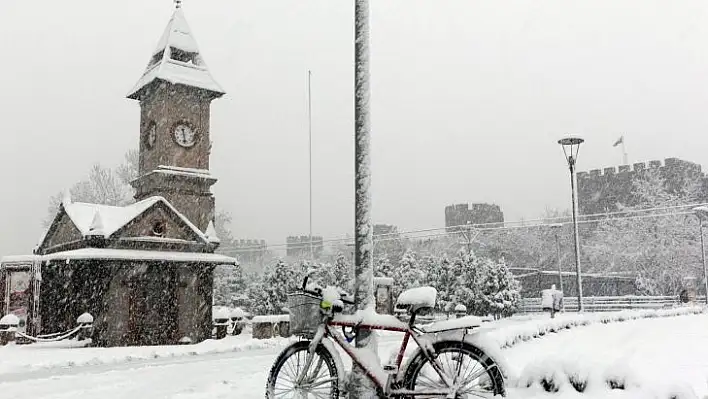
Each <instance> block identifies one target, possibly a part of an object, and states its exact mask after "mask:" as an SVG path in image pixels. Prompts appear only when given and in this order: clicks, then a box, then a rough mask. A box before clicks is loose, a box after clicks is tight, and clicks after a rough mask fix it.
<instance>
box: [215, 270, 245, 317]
mask: <svg viewBox="0 0 708 399" xmlns="http://www.w3.org/2000/svg"><path fill="white" fill-rule="evenodd" d="M249 280H250V279H249V278H248V276H246V275H245V274H244V273H243V270H242V269H241V266H239V265H236V266H233V265H220V266H217V267H216V269H214V304H215V305H222V306H231V307H236V306H242V305H243V304H241V303H239V302H241V299H242V298H244V297H246V295H247V288H248V283H249Z"/></svg>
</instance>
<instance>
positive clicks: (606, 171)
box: [578, 158, 701, 180]
mask: <svg viewBox="0 0 708 399" xmlns="http://www.w3.org/2000/svg"><path fill="white" fill-rule="evenodd" d="M662 168H665V169H670V170H672V171H676V172H678V171H681V172H683V173H686V172H689V173H690V172H693V173H701V165H699V164H697V163H694V162H690V161H684V160H682V159H678V158H666V159H664V160H663V161H662V160H652V161H648V162H635V163H633V164H632V165H619V166H617V167H615V166H610V167H607V168H603V169H591V170H589V171H584V172H578V179H579V180H580V179H594V178H598V177H605V176H612V177H622V175H631V174H634V173H643V172H646V171H647V170H653V169H662Z"/></svg>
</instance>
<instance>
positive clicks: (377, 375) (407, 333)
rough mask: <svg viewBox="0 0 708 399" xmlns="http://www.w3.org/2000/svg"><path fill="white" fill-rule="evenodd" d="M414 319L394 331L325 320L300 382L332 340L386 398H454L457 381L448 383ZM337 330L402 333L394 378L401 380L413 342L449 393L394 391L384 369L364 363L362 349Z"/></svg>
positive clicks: (320, 327)
mask: <svg viewBox="0 0 708 399" xmlns="http://www.w3.org/2000/svg"><path fill="white" fill-rule="evenodd" d="M414 319H415V318H414V317H413V318H412V319H411V322H410V323H409V324H408V325H407V326H406V327H405V328H403V327H394V326H383V325H375V324H366V323H355V322H348V321H341V320H333V319H331V318H330V317H327V318H326V322H325V323H322V324H321V325H320V326H319V327H318V330H317V332H316V333H315V335H314V337H313V339H312V341H311V344H310V355H309V356H308V357H307V359H306V361H305V367H304V368H303V370H302V371H301V375H300V376H298V382H300V383H301V382H302V381H303V380H304V379H305V376H306V375H307V373H308V371H309V368H310V366H311V365H312V358H313V355H314V352H315V348H317V346H318V345H319V344H320V343H321V342H322V341H323V340H325V339H328V338H329V339H331V340H332V341H334V342H336V343H337V345H338V346H339V347H340V348H341V349H342V350H343V351H344V352H345V353H346V354H347V355H348V356H349V357H350V358H351V359H352V362H354V363H355V364H356V365H357V366H359V367H360V368H361V369H362V370H363V371H364V373H365V374H366V376H367V378H368V379H369V380H371V381H372V382H373V383H374V384H375V385H376V386H377V387H378V388H379V389H380V390H381V391H382V392H384V393H386V394H387V395H389V394H399V395H409V396H417V395H450V394H453V395H454V394H455V392H456V387H455V383H456V381H449V379H448V378H447V376H446V375H445V374H444V373H443V371H442V367H441V366H440V365H439V364H438V362H437V361H435V359H434V358H433V357H432V356H431V353H430V349H429V347H428V346H426V345H424V343H423V340H422V339H421V337H423V336H424V335H425V333H423V332H421V331H420V330H418V329H417V328H416V327H415V326H413V321H414ZM336 327H351V328H358V329H365V330H370V331H393V332H400V333H403V334H404V336H403V341H402V342H401V346H400V348H399V351H398V355H397V356H396V363H395V366H396V373H395V375H394V376H393V377H396V378H398V377H399V375H398V373H399V372H400V369H401V363H402V362H403V357H404V354H405V352H406V349H407V348H408V344H409V342H410V339H411V338H413V341H415V343H416V345H417V346H418V347H419V348H420V349H421V351H422V352H423V354H424V356H425V357H427V358H428V361H429V362H430V364H431V366H432V367H433V369H434V370H435V372H436V373H437V374H438V376H439V377H440V378H441V380H442V381H444V382H445V384H446V385H447V389H444V390H439V391H437V390H436V391H424V392H423V391H409V390H405V389H393V390H392V389H391V387H390V384H389V380H390V377H389V374H388V373H386V372H385V371H384V370H383V369H382V368H381V365H380V364H378V363H376V364H370V363H368V362H367V361H366V360H364V356H362V355H361V352H359V351H361V349H359V348H356V347H354V346H353V345H351V344H349V343H348V342H347V341H346V339H345V338H344V337H343V336H342V334H340V333H339V332H338V331H336V330H335V328H336ZM332 355H333V356H338V354H337V353H333V354H332Z"/></svg>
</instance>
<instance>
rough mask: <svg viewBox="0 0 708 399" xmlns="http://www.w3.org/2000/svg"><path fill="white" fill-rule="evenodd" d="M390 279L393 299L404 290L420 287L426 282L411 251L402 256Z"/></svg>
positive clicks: (416, 258)
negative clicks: (391, 279) (391, 280)
mask: <svg viewBox="0 0 708 399" xmlns="http://www.w3.org/2000/svg"><path fill="white" fill-rule="evenodd" d="M390 277H393V288H392V291H393V297H394V298H397V297H398V295H399V294H400V293H401V292H403V291H404V290H407V289H409V288H415V287H420V286H422V285H423V283H424V282H425V280H426V276H425V274H424V272H423V270H421V268H420V264H419V263H418V257H417V256H416V254H415V252H413V251H411V250H407V251H406V252H405V253H404V254H403V256H402V257H401V260H400V261H399V262H398V265H397V266H396V268H395V269H394V270H392V275H391V276H390Z"/></svg>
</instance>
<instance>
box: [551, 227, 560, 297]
mask: <svg viewBox="0 0 708 399" xmlns="http://www.w3.org/2000/svg"><path fill="white" fill-rule="evenodd" d="M550 227H551V229H552V230H553V232H554V233H555V235H556V255H557V256H558V288H559V289H560V291H561V292H563V267H562V264H561V245H560V235H559V233H560V230H561V229H562V228H563V224H562V223H554V224H552V225H550Z"/></svg>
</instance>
